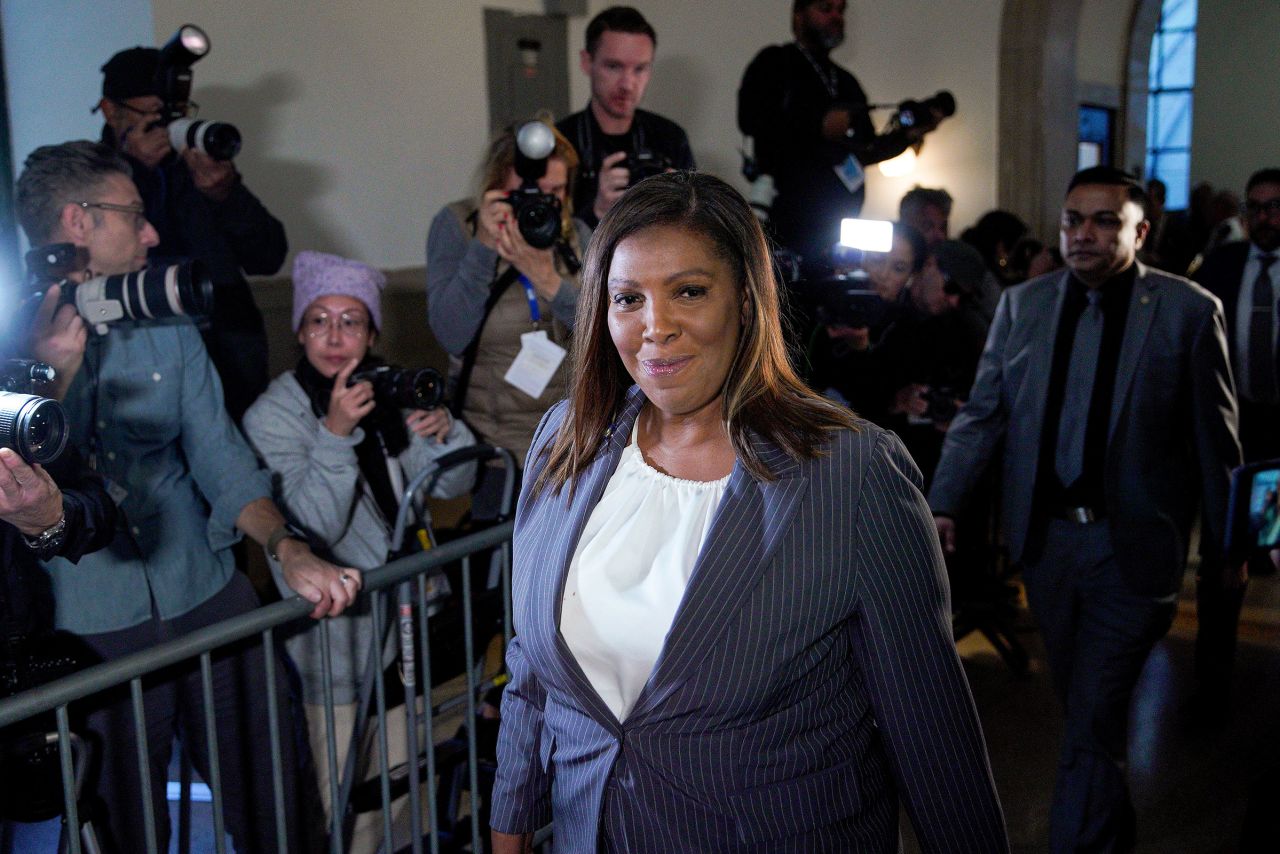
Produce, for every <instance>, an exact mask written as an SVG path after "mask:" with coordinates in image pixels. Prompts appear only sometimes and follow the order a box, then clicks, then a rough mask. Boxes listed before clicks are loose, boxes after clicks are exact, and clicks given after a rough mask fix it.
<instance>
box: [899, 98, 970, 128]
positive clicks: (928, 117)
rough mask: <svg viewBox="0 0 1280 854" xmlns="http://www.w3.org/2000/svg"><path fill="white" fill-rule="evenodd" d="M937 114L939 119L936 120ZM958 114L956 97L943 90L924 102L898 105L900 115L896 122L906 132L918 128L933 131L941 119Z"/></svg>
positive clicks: (905, 102)
mask: <svg viewBox="0 0 1280 854" xmlns="http://www.w3.org/2000/svg"><path fill="white" fill-rule="evenodd" d="M935 113H937V116H938V118H937V119H935V118H934V114H935ZM955 114H956V99H955V96H954V95H952V94H951V93H950V92H948V91H947V90H946V89H942V90H940V91H939V92H937V93H936V94H934V95H932V96H930V97H928V98H925V99H924V100H923V101H911V100H907V101H903V102H902V103H901V104H899V105H898V113H897V115H896V116H895V117H894V120H895V122H896V124H897V125H898V127H900V128H903V129H904V130H906V129H910V128H916V127H922V128H925V129H931V128H932V127H933V126H934V125H935V124H937V122H938V121H939V120H941V119H947V118H950V117H951V116H954V115H955Z"/></svg>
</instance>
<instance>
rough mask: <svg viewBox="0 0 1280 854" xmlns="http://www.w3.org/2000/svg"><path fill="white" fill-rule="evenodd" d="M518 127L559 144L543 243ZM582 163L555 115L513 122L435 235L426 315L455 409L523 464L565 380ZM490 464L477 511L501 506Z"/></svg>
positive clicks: (548, 163)
mask: <svg viewBox="0 0 1280 854" xmlns="http://www.w3.org/2000/svg"><path fill="white" fill-rule="evenodd" d="M530 126H532V127H530ZM518 133H521V134H522V138H527V137H528V136H533V137H535V138H536V137H539V136H540V137H541V139H540V140H536V139H535V141H540V142H542V143H543V144H546V143H548V142H549V143H551V144H550V145H548V146H547V150H549V151H550V154H549V155H547V156H546V158H545V172H544V173H543V175H542V176H541V177H540V178H537V179H536V192H535V193H533V194H534V195H536V194H537V193H541V194H545V196H547V197H550V201H551V202H552V203H553V204H554V205H558V206H559V218H560V227H559V229H558V233H557V234H555V235H554V242H553V243H552V245H551V246H548V247H546V248H538V247H537V246H534V245H531V244H530V241H529V240H528V239H526V237H525V235H524V234H523V233H522V230H521V228H520V227H519V224H518V222H517V219H516V210H515V207H514V206H513V204H512V201H511V197H512V194H513V193H515V192H516V191H518V190H520V189H521V187H522V186H524V187H526V188H528V189H529V190H532V189H533V188H532V186H531V185H532V184H534V183H535V182H532V181H527V180H526V179H522V178H521V176H520V174H518V172H517V162H518V161H520V165H521V166H522V168H524V169H525V170H526V171H527V166H528V163H529V158H528V157H527V156H523V155H521V154H520V151H519V149H518V147H517V134H518ZM577 168H578V157H577V154H576V153H575V152H574V150H573V146H572V145H570V144H569V142H568V140H566V139H565V138H564V137H563V136H561V135H560V134H559V133H558V132H556V130H555V129H554V127H552V126H551V124H550V123H549V122H546V121H542V120H536V121H535V122H526V123H523V124H519V125H513V126H512V127H510V128H507V129H506V130H504V131H503V132H502V133H501V134H499V135H498V136H497V138H495V139H494V141H493V142H492V143H491V144H490V146H489V150H488V154H487V156H486V158H485V161H484V164H483V166H482V168H481V181H480V191H479V193H478V196H477V197H476V198H469V199H463V200H460V201H456V202H452V203H451V204H448V205H446V206H445V207H444V208H443V209H442V210H441V211H440V212H439V213H438V214H436V217H435V219H433V220H432V222H431V229H430V231H429V232H428V235H427V320H428V322H429V323H430V325H431V331H432V332H433V333H435V336H436V339H437V340H438V341H439V342H440V344H441V346H443V347H444V349H445V350H446V351H448V353H449V355H450V375H451V376H450V379H451V381H452V383H451V384H452V388H453V396H452V397H453V408H454V411H455V412H457V413H459V414H461V415H462V417H463V418H464V419H465V420H466V421H467V423H468V424H470V425H471V428H472V429H473V430H474V431H475V432H476V434H477V436H478V437H479V439H480V441H482V442H487V443H489V444H491V445H495V446H498V447H502V448H506V449H507V450H508V451H510V452H511V453H512V455H513V456H514V457H515V459H516V460H517V462H519V461H522V460H523V459H524V456H525V453H526V452H527V451H528V449H529V442H530V441H531V440H532V438H533V431H534V428H535V427H537V425H538V421H539V420H540V419H541V418H542V414H543V413H544V412H546V410H547V408H548V407H550V406H551V404H552V403H554V402H555V401H557V400H559V399H560V398H561V397H563V396H564V393H565V390H566V388H567V383H566V378H567V373H568V372H567V365H566V364H564V362H563V358H564V354H565V352H566V349H567V348H568V346H569V340H570V334H571V331H572V329H573V322H574V314H575V312H576V309H577V303H578V286H579V277H578V266H579V265H578V261H577V258H578V257H579V256H580V254H581V252H582V251H583V249H585V247H586V245H587V239H588V238H589V237H590V230H589V229H588V228H587V226H586V225H585V224H584V223H582V222H581V221H580V220H577V219H575V218H574V217H573V207H572V203H571V201H570V200H571V199H572V197H573V195H572V193H573V180H574V177H575V175H576V173H577ZM529 194H530V193H525V195H529ZM541 201H543V202H547V201H548V199H545V198H544V199H542V200H541ZM517 360H519V364H517ZM513 366H514V368H513ZM493 472H494V469H487V470H486V473H488V474H490V476H488V477H485V476H484V475H482V477H481V483H480V484H479V485H478V486H477V490H476V495H475V498H474V504H473V515H474V516H476V517H477V518H484V517H485V516H491V515H493V512H495V511H496V504H497V502H496V499H495V498H494V496H495V495H496V494H497V492H498V490H499V488H500V486H501V484H500V480H501V478H500V477H495V476H492V473H493Z"/></svg>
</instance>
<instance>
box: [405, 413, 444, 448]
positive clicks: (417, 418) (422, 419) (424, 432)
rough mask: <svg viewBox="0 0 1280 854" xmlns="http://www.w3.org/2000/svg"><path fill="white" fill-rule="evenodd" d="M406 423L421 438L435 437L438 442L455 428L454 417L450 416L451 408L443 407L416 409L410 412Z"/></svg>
mask: <svg viewBox="0 0 1280 854" xmlns="http://www.w3.org/2000/svg"><path fill="white" fill-rule="evenodd" d="M404 423H405V426H407V427H408V428H409V430H410V431H411V432H413V434H414V435H416V436H418V437H419V438H421V439H435V440H436V441H437V442H443V441H444V440H445V439H447V438H449V431H450V430H451V429H452V428H453V418H452V417H450V415H449V410H447V409H445V408H443V407H441V408H439V409H431V410H426V409H415V410H414V411H413V412H410V413H409V417H408V418H406V419H405V421H404Z"/></svg>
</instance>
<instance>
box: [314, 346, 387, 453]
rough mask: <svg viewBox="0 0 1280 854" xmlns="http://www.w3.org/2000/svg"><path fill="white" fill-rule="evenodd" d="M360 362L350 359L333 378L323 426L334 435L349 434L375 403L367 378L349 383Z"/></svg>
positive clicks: (371, 385) (370, 384)
mask: <svg viewBox="0 0 1280 854" xmlns="http://www.w3.org/2000/svg"><path fill="white" fill-rule="evenodd" d="M359 364H360V360H359V359H354V358H353V359H352V360H351V361H349V362H347V363H346V364H345V365H343V366H342V370H340V371H338V374H337V376H335V377H334V379H333V392H332V393H331V394H330V395H329V409H328V411H327V412H326V413H325V416H324V426H325V428H326V429H328V431H329V432H330V433H332V434H333V435H335V436H350V435H351V434H352V433H353V432H355V429H356V425H357V424H359V423H360V419H362V418H364V417H365V416H366V415H368V414H369V413H370V412H372V411H373V407H374V405H375V403H376V400H375V399H374V395H373V383H371V382H369V381H368V380H364V381H356V382H355V383H350V381H351V374H352V372H354V371H355V369H356V367H357V366H358V365H359Z"/></svg>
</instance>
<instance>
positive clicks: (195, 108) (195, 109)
mask: <svg viewBox="0 0 1280 854" xmlns="http://www.w3.org/2000/svg"><path fill="white" fill-rule="evenodd" d="M112 103H113V104H115V105H116V106H117V107H121V108H123V109H126V110H128V111H129V112H131V113H137V114H138V115H140V116H158V115H160V114H161V113H162V112H163V111H164V105H163V104H162V105H160V106H159V107H156V108H155V109H151V110H144V109H142V108H141V107H135V106H134V105H133V104H129V103H126V102H124V101H117V100H114V99H113V100H112ZM183 106H184V107H185V109H183V110H182V114H183V115H185V116H186V117H187V118H189V119H194V118H195V117H196V116H198V115H200V105H199V104H197V103H196V102H195V101H187V103H186V104H185V105H183Z"/></svg>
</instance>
